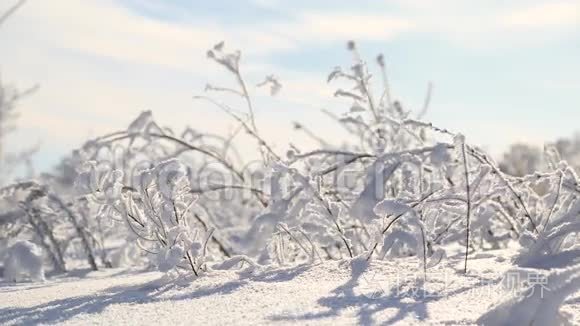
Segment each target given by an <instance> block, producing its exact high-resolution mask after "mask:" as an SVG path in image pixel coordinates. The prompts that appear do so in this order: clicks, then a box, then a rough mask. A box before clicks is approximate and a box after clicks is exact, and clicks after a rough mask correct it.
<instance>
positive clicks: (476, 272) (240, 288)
mask: <svg viewBox="0 0 580 326" xmlns="http://www.w3.org/2000/svg"><path fill="white" fill-rule="evenodd" d="M511 256H512V252H511V251H505V250H502V251H493V252H486V253H481V254H475V255H474V256H473V258H472V259H471V260H470V271H469V272H468V274H467V275H465V274H463V273H462V271H461V270H462V263H463V261H462V257H461V256H457V257H450V258H448V259H446V261H445V262H442V263H441V264H440V265H439V266H436V267H434V268H431V269H430V270H429V271H428V275H427V277H428V280H427V283H425V284H423V282H422V273H421V272H420V271H421V268H420V266H421V265H420V264H419V262H418V260H417V258H416V257H412V258H408V259H407V258H404V259H397V260H392V261H375V262H373V263H372V265H371V266H370V268H368V269H367V270H366V271H365V272H364V273H363V274H362V275H360V276H359V275H357V262H356V261H355V262H354V263H350V262H348V261H342V262H325V263H323V264H315V265H300V266H293V267H287V268H279V269H270V270H263V271H253V272H249V271H248V270H244V269H242V270H240V271H214V272H212V273H209V274H207V275H204V276H203V277H201V278H199V279H195V280H180V281H178V282H177V285H176V284H174V283H169V285H166V284H168V283H164V282H160V281H159V280H160V279H162V276H163V274H161V273H159V272H140V271H135V270H133V271H127V270H118V269H117V270H116V269H109V270H102V271H98V272H90V273H82V272H80V271H77V272H72V273H69V274H68V275H67V276H64V277H58V278H52V279H49V280H48V281H46V282H44V283H20V284H9V283H4V282H3V283H1V284H0V324H2V325H14V324H19V325H20V324H39V323H42V324H53V323H59V324H61V323H62V324H72V325H88V324H104V325H113V324H114V325H118V324H131V325H139V324H157V325H161V324H163V325H169V324H171V325H175V324H184V325H185V324H187V325H225V324H230V325H240V324H266V323H280V324H289V323H294V322H299V323H303V324H329V325H330V324H332V325H334V324H379V323H389V324H390V323H397V324H402V325H407V324H417V323H426V324H447V325H456V324H474V323H475V322H476V320H477V318H479V317H480V316H481V315H482V314H483V313H484V312H486V311H487V310H488V309H489V306H490V305H491V304H492V303H494V302H496V301H497V300H498V299H500V298H502V297H505V296H506V289H504V288H502V287H500V286H499V282H500V280H501V279H502V278H503V277H504V275H505V273H506V271H508V270H509V268H510V267H511V266H512V265H511V263H510V257H511ZM353 266H354V267H355V268H354V269H353V268H352V267H353ZM353 270H354V272H353ZM508 290H509V289H508ZM562 310H563V311H565V312H567V313H571V314H573V315H574V316H575V317H576V318H575V319H573V320H577V321H578V322H580V293H577V294H576V295H574V296H573V297H572V298H570V299H569V300H568V301H567V302H566V304H565V305H564V307H563V309H562Z"/></svg>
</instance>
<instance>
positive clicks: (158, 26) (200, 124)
mask: <svg viewBox="0 0 580 326" xmlns="http://www.w3.org/2000/svg"><path fill="white" fill-rule="evenodd" d="M9 2H10V1H2V4H0V9H1V8H4V7H6V6H7V4H8V3H9ZM349 39H354V40H357V42H358V44H359V47H360V49H361V52H362V53H363V54H364V55H365V56H367V57H368V58H369V59H372V58H374V57H375V56H376V54H377V53H379V52H382V53H384V54H385V56H386V58H387V64H388V69H389V73H390V79H391V83H392V88H393V91H394V93H395V95H396V96H397V97H398V98H400V99H401V100H402V102H403V103H404V104H405V105H406V107H407V108H410V109H417V108H419V107H420V106H421V103H422V102H423V97H424V94H425V90H426V87H427V83H428V82H429V81H432V82H433V83H434V85H435V88H434V94H433V101H432V105H431V109H430V111H429V113H428V115H427V117H426V118H427V119H428V120H431V121H433V122H435V123H436V124H438V125H441V126H443V127H447V128H449V129H452V130H456V131H460V132H463V133H464V134H465V135H466V136H467V139H468V141H470V142H472V143H475V144H478V145H481V146H484V147H486V148H488V149H489V150H490V151H491V152H492V153H494V154H496V155H497V154H498V153H501V151H502V150H504V149H505V148H506V146H508V145H509V144H510V143H513V142H529V143H532V144H537V145H540V144H542V143H543V142H545V141H553V140H554V139H555V138H557V137H561V136H570V135H572V134H573V133H574V132H576V131H579V130H580V125H579V124H578V121H580V60H579V59H578V58H580V2H579V1H578V0H575V1H570V0H555V1H535V0H526V1H523V0H514V1H509V2H508V1H495V0H487V1H479V0H475V1H459V0H440V1H424V0H392V1H389V0H385V1H356V2H355V1H302V0H300V1H280V0H278V1H277V0H245V1H223V0H220V1H185V0H179V1H162V0H118V1H111V0H59V1H50V2H49V1H41V0H30V1H29V2H28V3H27V5H26V6H25V7H23V8H22V10H21V11H20V12H19V13H18V15H16V16H14V17H13V18H12V19H11V20H10V21H9V22H8V23H7V24H6V26H4V28H3V29H2V30H0V71H1V72H2V77H3V80H4V81H12V82H14V83H15V84H16V85H18V86H21V87H26V86H28V85H32V84H36V83H38V84H40V86H41V88H40V90H39V92H38V93H37V94H35V95H34V96H33V97H31V98H30V99H28V100H26V101H25V102H23V103H22V105H21V111H22V114H21V117H20V119H19V121H18V126H19V131H18V132H17V133H15V134H13V135H12V137H11V138H10V139H9V140H8V141H9V144H8V147H9V148H10V149H11V150H14V151H16V150H19V149H22V148H26V147H27V146H29V145H31V144H35V143H37V142H40V144H41V150H40V152H39V153H38V155H37V157H36V164H37V166H38V167H39V169H42V170H45V169H48V168H49V167H50V166H52V165H54V164H55V163H56V162H58V160H59V158H60V157H61V156H62V155H65V154H67V153H68V152H70V150H72V149H73V148H75V147H76V146H79V145H80V144H81V143H82V142H83V141H84V140H86V139H87V138H88V137H94V136H98V135H100V134H102V133H106V132H110V131H115V130H118V129H121V128H124V127H125V126H126V125H128V123H129V122H130V121H131V119H132V118H133V117H134V116H136V115H137V114H138V113H139V112H140V111H142V110H152V111H153V113H154V115H155V116H156V117H157V119H158V120H160V121H161V123H162V124H165V125H169V126H172V127H174V128H176V129H182V128H184V127H185V126H186V125H191V126H192V127H194V128H197V129H200V130H205V131H214V132H218V133H220V132H228V131H229V130H231V128H232V127H233V125H234V123H233V122H232V121H230V120H229V119H227V118H226V117H224V116H223V115H222V114H221V113H219V112H216V111H215V110H213V109H211V108H210V107H207V106H205V105H203V104H201V103H196V102H193V101H192V99H191V98H192V95H194V94H196V93H199V92H200V91H201V90H202V89H203V87H204V85H205V83H206V82H211V83H214V84H226V85H227V84H228V83H231V81H230V80H229V79H228V76H227V75H226V74H224V73H223V71H221V69H219V67H214V66H212V65H211V64H209V62H208V61H207V60H206V59H205V50H206V49H208V48H209V47H211V45H212V44H214V43H216V42H218V41H221V40H225V41H226V44H227V45H228V46H229V47H230V48H233V49H240V50H242V52H243V65H244V66H243V67H244V71H245V72H246V75H247V77H248V80H249V81H251V82H252V83H253V84H255V83H257V82H259V81H260V78H263V76H264V75H267V74H271V73H274V74H275V75H277V76H278V77H279V78H280V80H281V82H282V84H283V85H284V86H283V90H282V92H281V93H280V95H279V96H277V97H276V98H269V97H268V96H267V95H266V94H265V92H264V91H263V90H254V91H253V93H254V94H255V95H256V97H257V102H258V104H259V108H258V123H259V124H260V125H261V126H262V128H261V129H262V132H263V133H264V137H265V138H268V139H271V140H272V142H273V143H274V144H275V146H276V147H277V149H279V150H281V151H282V150H284V148H286V146H287V143H288V141H292V142H294V143H298V144H301V143H302V142H306V141H307V140H306V139H305V138H303V137H302V136H300V135H297V134H294V133H293V132H292V130H291V128H290V122H291V121H292V120H300V121H303V122H305V123H306V124H307V125H310V126H312V127H313V128H316V129H317V131H318V132H319V133H324V134H327V135H328V137H331V138H337V139H339V137H340V136H341V135H340V133H339V131H338V130H339V128H337V127H336V126H332V124H331V123H329V121H328V120H326V119H325V118H324V115H323V114H321V113H320V109H321V108H326V109H329V110H331V111H333V112H336V113H341V112H343V111H344V110H346V108H347V107H348V103H343V102H339V101H336V100H335V99H333V98H332V91H333V87H332V85H330V86H329V85H326V83H325V78H326V75H327V74H328V72H329V71H331V70H332V68H333V67H334V66H336V65H347V64H348V63H349V56H348V53H347V52H346V51H345V50H344V49H345V42H346V41H347V40H349ZM242 146H244V144H242ZM248 147H251V146H248Z"/></svg>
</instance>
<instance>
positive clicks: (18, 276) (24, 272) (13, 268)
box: [4, 241, 44, 282]
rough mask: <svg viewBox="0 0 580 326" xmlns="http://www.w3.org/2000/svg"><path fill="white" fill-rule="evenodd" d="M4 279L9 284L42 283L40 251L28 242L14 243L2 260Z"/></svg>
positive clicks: (41, 257)
mask: <svg viewBox="0 0 580 326" xmlns="http://www.w3.org/2000/svg"><path fill="white" fill-rule="evenodd" d="M4 279H5V280H7V281H9V282H22V281H24V280H26V279H30V280H32V281H35V282H41V281H44V268H43V255H42V249H41V248H40V247H39V246H37V245H36V244H34V243H33V242H30V241H18V242H16V243H14V244H13V245H12V246H11V247H10V248H8V251H7V254H6V258H5V259H4Z"/></svg>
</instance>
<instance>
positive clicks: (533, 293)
mask: <svg viewBox="0 0 580 326" xmlns="http://www.w3.org/2000/svg"><path fill="white" fill-rule="evenodd" d="M556 154H557V153H556ZM552 155H553V157H554V154H552ZM555 156H558V157H559V155H555ZM547 161H548V162H550V161H553V159H551V158H550V157H548V158H547ZM551 166H552V167H554V168H556V170H555V171H553V172H551V173H549V174H548V176H547V177H548V178H550V179H553V180H556V182H553V183H552V185H553V186H552V187H551V189H549V191H548V192H547V194H546V195H545V196H544V197H545V198H544V200H543V201H541V202H540V203H538V205H539V206H540V207H541V210H540V212H543V213H544V216H543V219H542V220H541V223H539V224H538V227H539V232H538V233H532V232H530V231H524V232H523V234H522V236H521V237H520V239H519V242H520V245H521V248H520V251H519V253H518V255H516V257H515V258H514V263H515V265H516V268H514V269H512V270H510V271H509V272H508V273H507V274H506V279H508V278H511V279H512V280H513V279H516V280H517V281H516V282H515V283H516V284H515V286H516V289H517V290H518V291H515V292H513V291H512V293H511V295H509V296H508V297H507V299H504V300H502V301H501V302H499V303H497V304H496V305H495V306H493V307H492V308H491V309H490V311H489V312H487V313H486V314H484V315H483V316H482V317H481V318H480V320H479V322H480V323H481V324H484V325H513V324H522V325H568V324H570V321H569V316H566V315H564V314H563V313H562V312H560V310H559V309H560V307H561V305H562V304H563V302H564V300H565V299H566V298H567V297H568V296H570V295H572V294H573V293H575V292H576V291H578V290H580V248H579V246H578V244H579V243H578V234H580V202H579V201H578V200H577V197H576V196H577V194H578V192H579V190H578V176H577V175H576V173H575V171H574V170H573V169H572V168H571V167H570V166H569V165H568V164H567V163H566V162H563V161H562V162H558V163H557V164H555V163H554V162H552V164H551ZM535 179H536V180H537V179H543V178H542V176H541V175H539V174H536V175H530V176H528V177H526V178H524V179H523V180H527V182H530V183H531V182H533V180H535ZM542 202H548V204H547V205H541V204H542ZM512 286H513V284H512Z"/></svg>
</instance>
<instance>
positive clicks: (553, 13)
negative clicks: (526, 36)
mask: <svg viewBox="0 0 580 326" xmlns="http://www.w3.org/2000/svg"><path fill="white" fill-rule="evenodd" d="M501 21H503V24H505V26H506V27H509V28H513V29H519V30H533V29H555V28H567V27H574V26H576V27H577V26H579V25H580V2H578V1H574V2H551V3H543V4H537V5H535V6H532V7H528V8H523V9H521V10H515V11H514V12H511V13H509V14H506V15H504V16H503V17H502V19H501Z"/></svg>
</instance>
